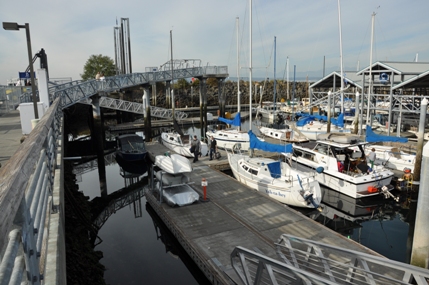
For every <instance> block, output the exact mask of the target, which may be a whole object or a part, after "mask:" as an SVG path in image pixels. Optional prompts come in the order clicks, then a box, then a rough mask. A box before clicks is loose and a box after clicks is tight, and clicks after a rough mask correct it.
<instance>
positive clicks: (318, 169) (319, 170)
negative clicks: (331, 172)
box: [316, 166, 325, 174]
mask: <svg viewBox="0 0 429 285" xmlns="http://www.w3.org/2000/svg"><path fill="white" fill-rule="evenodd" d="M324 170H325V169H324V168H323V166H319V167H317V168H316V172H317V173H319V174H320V173H322V172H323V171H324Z"/></svg>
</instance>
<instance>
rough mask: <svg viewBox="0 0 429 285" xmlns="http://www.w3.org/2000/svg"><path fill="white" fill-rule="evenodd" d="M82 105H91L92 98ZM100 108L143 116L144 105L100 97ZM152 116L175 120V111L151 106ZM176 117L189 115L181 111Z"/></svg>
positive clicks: (85, 100) (182, 117)
mask: <svg viewBox="0 0 429 285" xmlns="http://www.w3.org/2000/svg"><path fill="white" fill-rule="evenodd" d="M80 103H85V104H91V99H90V98H85V99H83V100H82V101H81V102H80ZM99 104H100V107H103V108H106V109H111V110H119V111H126V112H130V113H136V114H143V113H144V110H143V104H142V103H137V102H130V101H125V100H121V99H114V98H110V97H104V96H102V97H100V100H99ZM150 115H151V116H152V117H157V118H161V119H173V111H172V110H171V109H165V108H160V107H155V106H150ZM174 116H175V118H176V119H177V120H183V119H186V118H187V117H188V114H187V113H185V112H181V111H177V110H176V111H174Z"/></svg>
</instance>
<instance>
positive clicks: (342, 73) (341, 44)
mask: <svg viewBox="0 0 429 285" xmlns="http://www.w3.org/2000/svg"><path fill="white" fill-rule="evenodd" d="M338 26H339V30H340V72H341V113H342V114H344V92H343V88H344V78H343V76H344V72H343V41H342V38H341V6H340V0H338ZM334 107H335V106H334Z"/></svg>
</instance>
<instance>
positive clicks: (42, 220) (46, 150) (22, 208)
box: [0, 99, 65, 284]
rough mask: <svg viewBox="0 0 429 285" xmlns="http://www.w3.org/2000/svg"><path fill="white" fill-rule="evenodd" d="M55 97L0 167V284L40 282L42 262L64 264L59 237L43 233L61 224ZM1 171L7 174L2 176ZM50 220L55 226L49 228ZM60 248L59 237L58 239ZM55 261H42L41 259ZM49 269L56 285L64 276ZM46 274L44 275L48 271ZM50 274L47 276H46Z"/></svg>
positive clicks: (58, 119)
mask: <svg viewBox="0 0 429 285" xmlns="http://www.w3.org/2000/svg"><path fill="white" fill-rule="evenodd" d="M59 101H60V100H59V99H58V100H56V101H55V102H54V103H53V104H52V106H51V107H50V109H49V110H48V111H47V113H46V114H45V115H44V116H43V118H42V119H41V120H40V121H39V123H38V124H37V126H36V127H35V128H34V130H33V131H32V132H31V133H30V135H29V136H28V137H27V138H26V140H25V141H24V142H23V143H22V144H21V146H20V147H19V148H18V150H17V151H16V153H15V154H14V155H13V156H12V157H11V158H10V160H9V162H8V163H7V164H6V165H5V167H3V168H1V170H0V196H1V197H2V198H3V199H1V200H0V209H2V213H3V217H2V219H1V221H0V252H1V253H3V254H2V256H0V260H1V263H0V284H21V282H25V283H26V284H41V283H42V280H44V279H45V280H46V277H47V275H46V270H47V268H48V266H55V265H58V264H61V266H62V267H63V268H65V256H64V254H62V256H60V254H59V252H58V251H65V248H62V249H61V246H59V245H58V240H59V239H61V238H64V236H63V235H62V234H60V233H58V232H57V234H56V235H55V234H54V235H49V240H48V236H47V233H48V232H49V231H50V230H51V227H53V228H58V227H60V228H61V227H63V226H64V224H63V218H62V217H63V214H64V213H63V212H62V211H59V209H60V207H61V208H62V209H63V207H64V205H61V206H60V205H59V203H60V201H59V200H60V199H58V197H59V196H60V195H61V194H60V193H59V192H61V191H62V190H61V189H62V184H61V183H62V181H61V179H59V178H58V176H61V172H62V164H61V163H60V164H59V165H57V155H58V154H59V153H58V151H59V149H60V150H61V148H60V145H61V144H60V140H61V132H62V111H61V109H59V108H58V107H59V106H60V102H59ZM6 173H7V175H6ZM52 223H53V224H55V225H54V226H52ZM60 244H62V245H63V246H64V247H65V245H64V241H63V242H62V243H60ZM48 259H49V261H50V263H51V262H54V263H55V262H58V263H55V264H48V262H47V260H48ZM53 272H54V275H55V276H54V277H53V278H54V279H55V280H57V284H59V283H61V282H65V273H63V274H64V276H62V275H61V274H60V275H61V276H59V275H58V274H59V273H58V271H55V270H54V271H53ZM48 275H49V274H48ZM51 277H52V275H49V278H51Z"/></svg>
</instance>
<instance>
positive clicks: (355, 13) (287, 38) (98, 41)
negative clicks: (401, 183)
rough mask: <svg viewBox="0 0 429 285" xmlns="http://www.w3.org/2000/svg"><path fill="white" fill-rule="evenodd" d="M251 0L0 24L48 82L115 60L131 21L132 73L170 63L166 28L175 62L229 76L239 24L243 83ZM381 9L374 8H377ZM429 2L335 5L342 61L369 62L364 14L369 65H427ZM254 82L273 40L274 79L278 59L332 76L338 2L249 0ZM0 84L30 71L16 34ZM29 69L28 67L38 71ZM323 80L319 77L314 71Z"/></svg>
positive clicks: (1, 36)
mask: <svg viewBox="0 0 429 285" xmlns="http://www.w3.org/2000/svg"><path fill="white" fill-rule="evenodd" d="M248 2H249V1H247V0H236V1H225V0H219V1H204V0H203V1H196V0H183V1H166V0H161V1H137V0H131V1H122V2H118V1H112V0H105V1H83V0H78V1H73V3H70V2H63V1H54V2H52V1H48V0H40V1H37V2H34V1H23V2H20V5H17V4H16V3H15V2H12V1H11V0H3V1H2V2H1V3H0V18H1V21H2V22H3V21H8V22H18V23H19V24H24V23H29V24H30V29H31V41H32V48H33V54H34V53H36V52H38V51H39V50H40V49H41V48H44V49H45V50H46V53H47V54H48V64H49V72H50V76H51V77H53V78H59V77H71V78H72V79H73V80H77V79H80V74H81V73H82V72H83V66H84V64H85V62H86V60H87V59H88V58H89V57H90V56H91V55H93V54H102V55H107V56H110V57H111V58H114V40H113V27H114V26H115V25H116V19H118V21H120V18H121V17H122V18H128V19H129V22H130V36H131V37H130V41H131V55H132V65H133V71H134V72H144V70H145V68H146V67H151V66H160V65H161V64H163V63H165V62H166V61H168V60H169V59H170V56H171V53H170V31H172V38H173V57H174V58H175V59H185V58H192V59H201V61H202V62H203V64H204V65H205V64H207V63H209V64H213V65H217V66H224V65H226V66H228V69H229V73H230V75H231V76H233V77H235V76H236V70H237V67H236V65H237V64H236V27H235V24H236V20H235V19H236V17H239V18H240V20H239V21H240V35H241V36H240V43H241V49H240V50H241V51H240V58H241V60H240V66H241V67H242V69H241V76H244V77H246V76H248V75H247V74H248V69H247V67H248V66H249V57H250V56H249V7H248V5H249V3H248ZM378 6H380V7H379V8H377V7H378ZM428 8H429V2H428V1H426V0H415V1H412V2H409V1H402V0H379V1H341V23H342V25H341V28H342V46H343V64H344V66H345V67H348V68H353V69H355V68H356V66H357V64H358V62H359V63H360V66H361V67H364V66H366V65H368V64H369V53H370V40H371V14H372V13H373V12H376V13H377V14H376V17H375V19H376V20H375V36H374V39H375V43H374V61H376V60H385V59H389V60H395V61H410V60H412V59H413V58H414V56H415V54H416V53H419V61H426V62H428V61H429V36H428V34H427V33H428V31H429V21H427V20H426V11H427V10H428ZM252 19H253V25H252V27H253V28H252V32H253V33H252V34H253V41H252V47H253V48H252V65H253V66H254V77H273V65H274V62H273V61H274V55H273V43H274V36H275V37H276V41H277V44H276V48H277V52H276V65H277V77H278V78H279V77H283V74H284V69H285V64H286V58H287V57H289V62H290V74H292V72H293V66H296V69H297V72H298V73H300V74H301V75H302V74H306V73H311V72H313V73H314V72H320V71H321V70H322V68H323V62H324V60H325V66H326V68H327V69H339V65H340V47H339V46H340V44H339V42H340V41H339V24H338V2H337V1H334V0H326V1H316V0H310V1H305V2H302V1H283V0H282V1H281V0H274V1H263V0H254V1H253V10H252ZM0 41H1V42H2V47H1V48H0V84H5V83H6V80H7V79H10V78H14V77H17V75H18V72H19V71H23V70H25V68H26V67H27V66H28V56H27V46H26V39H25V32H24V31H16V32H12V31H4V30H0ZM38 64H39V63H38V62H36V68H37V67H38ZM320 75H321V72H320Z"/></svg>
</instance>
